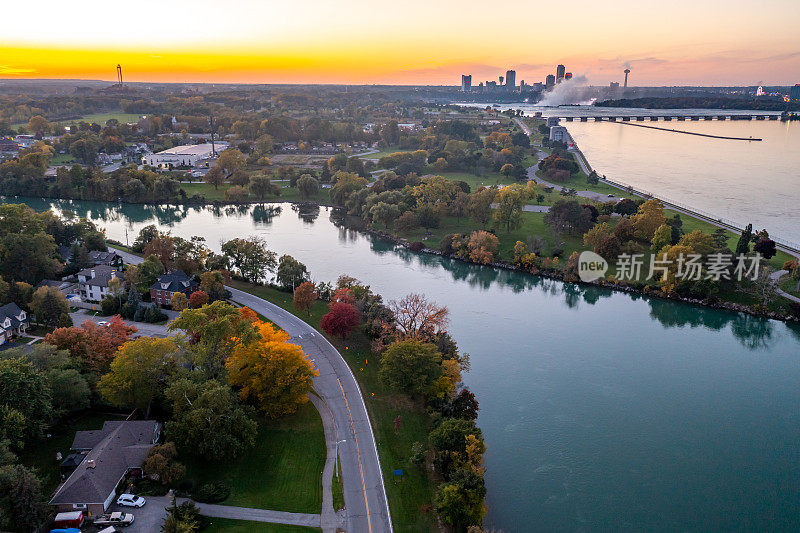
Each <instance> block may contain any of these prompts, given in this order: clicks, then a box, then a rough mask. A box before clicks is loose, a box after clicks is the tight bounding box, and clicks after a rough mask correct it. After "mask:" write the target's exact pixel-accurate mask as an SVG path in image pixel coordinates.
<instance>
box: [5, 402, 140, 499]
mask: <svg viewBox="0 0 800 533" xmlns="http://www.w3.org/2000/svg"><path fill="white" fill-rule="evenodd" d="M124 418H125V416H124V415H119V414H113V413H111V414H110V413H100V412H96V411H86V412H83V413H81V414H79V415H76V416H75V417H73V418H68V419H64V420H62V421H61V422H59V423H58V424H56V425H55V426H53V428H51V429H50V431H49V432H50V434H51V435H52V436H51V437H50V438H49V439H44V440H41V441H38V442H35V443H31V444H28V446H26V447H25V448H24V449H23V450H22V451H21V452H20V453H19V454H18V456H19V460H20V462H21V463H22V464H23V465H25V466H28V467H31V468H34V469H36V472H37V474H38V476H39V479H40V480H41V481H42V492H43V493H44V494H45V495H47V496H48V497H49V496H50V495H51V494H52V493H53V492H54V491H55V490H56V488H57V487H58V484H59V483H60V482H61V469H60V468H59V463H60V461H56V453H58V452H61V455H62V457H64V458H66V457H67V455H69V448H70V446H72V441H73V440H74V439H75V432H76V431H85V430H90V429H101V428H102V427H103V423H104V422H105V421H106V420H123V419H124Z"/></svg>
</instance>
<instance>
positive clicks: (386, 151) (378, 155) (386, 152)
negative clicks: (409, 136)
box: [357, 146, 413, 159]
mask: <svg viewBox="0 0 800 533" xmlns="http://www.w3.org/2000/svg"><path fill="white" fill-rule="evenodd" d="M396 152H413V150H404V149H401V148H399V147H397V146H394V147H389V148H384V149H382V150H378V151H377V152H373V153H371V154H364V155H359V156H357V157H360V158H361V159H380V158H381V157H384V156H387V155H391V154H394V153H396Z"/></svg>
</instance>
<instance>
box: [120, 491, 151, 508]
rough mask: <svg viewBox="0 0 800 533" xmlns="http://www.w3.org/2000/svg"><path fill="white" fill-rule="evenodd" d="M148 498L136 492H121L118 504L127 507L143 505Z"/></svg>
mask: <svg viewBox="0 0 800 533" xmlns="http://www.w3.org/2000/svg"><path fill="white" fill-rule="evenodd" d="M146 503H147V500H145V499H144V498H142V497H141V496H136V495H135V494H120V495H119V498H117V505H124V506H126V507H143V506H144V504H146Z"/></svg>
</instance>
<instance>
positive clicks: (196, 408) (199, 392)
mask: <svg viewBox="0 0 800 533" xmlns="http://www.w3.org/2000/svg"><path fill="white" fill-rule="evenodd" d="M165 396H166V398H167V400H168V401H169V402H170V404H171V405H172V419H170V421H168V422H167V424H166V427H165V433H166V437H167V439H168V440H170V441H172V442H174V443H175V444H176V445H177V446H178V447H179V448H180V449H182V450H184V451H185V452H187V453H190V454H192V455H195V456H197V457H202V458H203V459H211V460H217V461H221V460H226V461H229V460H231V459H233V458H236V457H238V456H239V455H241V454H242V452H244V451H245V450H246V449H248V448H250V447H252V446H253V444H254V442H255V435H256V432H257V431H258V424H257V423H256V421H255V420H253V419H252V417H251V416H250V410H249V409H247V408H245V407H244V406H242V405H240V404H239V402H238V401H237V399H236V396H235V395H234V393H233V391H232V390H231V388H230V387H229V386H228V385H227V384H223V383H220V382H219V381H217V380H215V379H211V380H208V381H197V380H190V379H186V378H183V379H179V380H176V381H174V382H173V383H172V384H171V385H170V386H169V388H167V390H166V393H165Z"/></svg>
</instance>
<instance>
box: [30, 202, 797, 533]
mask: <svg viewBox="0 0 800 533" xmlns="http://www.w3.org/2000/svg"><path fill="white" fill-rule="evenodd" d="M31 203H32V205H33V206H34V207H36V208H47V207H49V206H50V205H51V203H50V202H45V201H32V202H31ZM55 205H56V206H57V207H60V208H71V209H74V210H75V211H77V212H78V213H79V214H82V215H88V216H89V217H91V218H92V219H93V220H96V221H97V222H98V224H99V225H101V226H104V227H105V228H106V230H107V233H108V236H109V237H111V238H114V239H118V240H121V241H122V242H125V240H126V229H127V231H128V238H129V240H130V241H132V240H133V238H134V237H135V235H136V234H137V233H138V230H139V229H140V228H141V227H142V226H143V225H145V224H148V223H157V224H159V225H160V226H161V228H162V230H170V231H172V232H173V234H175V235H180V236H183V237H189V236H192V235H204V236H206V239H207V242H208V244H209V246H210V247H212V248H214V249H218V248H219V243H220V241H221V240H227V239H230V238H233V237H235V236H244V235H250V234H259V235H261V236H263V237H264V238H265V239H266V240H267V243H268V244H269V246H270V247H271V248H272V249H273V250H275V251H276V252H277V253H279V254H283V253H289V254H291V255H293V256H295V257H296V258H298V259H300V260H301V261H303V262H304V263H305V264H306V265H308V267H309V269H310V271H311V273H312V275H313V277H314V279H315V280H334V279H335V278H336V277H337V276H338V275H339V274H342V273H347V274H350V275H353V276H355V277H357V278H360V279H361V280H363V281H365V282H367V283H369V284H371V285H372V287H373V288H374V289H375V290H377V291H378V292H380V293H382V294H383V295H384V296H385V297H386V298H387V299H392V298H398V297H400V296H403V295H405V294H407V293H409V292H412V291H413V292H421V293H424V294H426V295H428V296H429V297H430V298H432V299H434V300H436V301H438V302H440V303H444V304H446V305H447V306H448V307H449V308H450V310H451V316H452V320H451V326H450V330H451V332H452V333H453V335H454V336H455V338H456V340H457V341H458V343H459V346H460V347H461V348H462V350H464V351H466V352H469V353H470V354H471V356H472V369H471V371H470V372H469V373H468V374H466V375H465V381H466V383H467V384H468V385H469V386H470V388H471V389H472V390H473V391H474V392H475V394H476V395H477V397H478V399H479V401H480V405H481V412H480V418H479V425H480V427H481V428H482V430H483V432H484V435H485V437H486V441H487V445H488V453H487V455H486V481H487V486H488V491H489V493H488V497H487V502H488V505H489V514H488V518H487V524H488V525H489V526H490V527H492V528H497V529H502V530H503V531H508V532H511V531H597V530H614V531H676V530H681V531H729V530H797V529H799V528H800V518H799V517H800V514H799V513H798V511H800V508H799V507H800V506H799V505H798V502H800V329H798V328H796V327H792V328H790V327H788V326H787V325H785V324H783V323H780V322H775V321H767V320H761V319H756V318H752V317H748V316H744V315H738V314H732V313H726V312H720V311H715V310H709V309H703V308H698V307H692V306H687V305H683V304H678V303H674V302H668V301H662V300H653V299H648V298H643V297H640V296H636V295H628V294H624V293H614V292H611V291H607V290H601V289H595V288H581V287H578V286H576V285H572V284H564V283H561V282H556V281H550V280H545V279H542V278H537V277H533V276H528V275H522V274H517V273H511V272H506V271H501V270H496V269H492V268H486V267H480V266H473V265H466V264H464V263H460V262H457V261H452V260H449V259H445V258H440V257H437V256H432V255H419V254H414V253H411V252H409V251H408V250H406V249H404V248H399V247H396V246H394V245H392V244H389V243H386V242H384V241H380V240H377V239H373V238H371V237H368V236H364V235H362V234H360V233H358V232H355V231H352V230H348V229H344V228H342V227H341V226H339V225H337V224H336V223H334V222H335V218H334V217H332V216H331V212H330V211H329V210H328V209H326V208H322V209H320V210H318V211H316V212H299V211H296V210H294V209H293V208H292V207H291V206H289V205H288V204H283V205H280V206H277V207H279V208H280V212H279V213H276V211H275V209H273V208H271V207H266V206H265V207H257V208H251V207H243V208H225V209H213V208H196V209H185V208H170V207H158V208H148V207H142V206H113V205H109V204H99V203H91V202H56V203H55ZM391 466H395V465H390V467H391Z"/></svg>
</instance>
